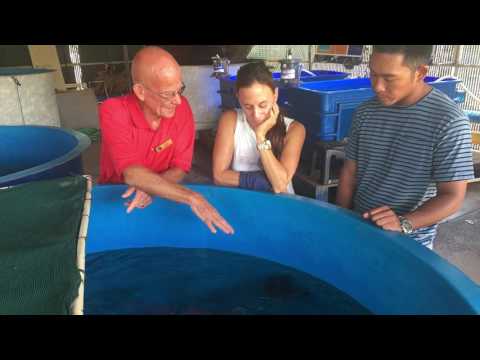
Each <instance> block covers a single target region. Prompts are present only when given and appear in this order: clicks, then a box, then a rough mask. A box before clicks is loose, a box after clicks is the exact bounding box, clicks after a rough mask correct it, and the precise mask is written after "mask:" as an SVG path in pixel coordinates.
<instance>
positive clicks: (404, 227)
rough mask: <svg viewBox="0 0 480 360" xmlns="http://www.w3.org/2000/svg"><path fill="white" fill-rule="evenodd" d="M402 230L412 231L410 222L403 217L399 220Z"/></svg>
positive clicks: (407, 232) (405, 231)
mask: <svg viewBox="0 0 480 360" xmlns="http://www.w3.org/2000/svg"><path fill="white" fill-rule="evenodd" d="M400 225H401V227H402V230H403V232H404V233H406V234H410V233H411V232H412V231H413V227H412V224H411V223H410V221H408V220H407V219H405V218H403V219H402V220H401V222H400Z"/></svg>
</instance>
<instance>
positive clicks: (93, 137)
mask: <svg viewBox="0 0 480 360" xmlns="http://www.w3.org/2000/svg"><path fill="white" fill-rule="evenodd" d="M77 131H79V132H81V133H83V134H85V135H87V136H88V137H89V138H90V141H91V142H92V144H96V143H98V142H99V141H100V137H101V133H100V130H99V129H96V128H80V129H77Z"/></svg>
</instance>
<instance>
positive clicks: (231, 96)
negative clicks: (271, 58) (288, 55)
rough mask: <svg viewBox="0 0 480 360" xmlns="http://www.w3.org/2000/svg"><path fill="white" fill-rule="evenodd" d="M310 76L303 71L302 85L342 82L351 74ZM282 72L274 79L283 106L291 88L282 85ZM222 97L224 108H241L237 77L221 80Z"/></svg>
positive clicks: (326, 73) (324, 72) (317, 72)
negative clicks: (332, 81) (238, 98)
mask: <svg viewBox="0 0 480 360" xmlns="http://www.w3.org/2000/svg"><path fill="white" fill-rule="evenodd" d="M311 73H313V74H314V75H312V74H309V73H308V72H306V71H302V74H301V76H300V84H303V83H309V82H314V81H327V80H340V79H345V78H346V77H347V76H348V75H349V74H348V73H345V72H339V71H327V70H314V71H311ZM280 76H281V73H280V72H274V73H272V77H273V79H274V80H275V83H276V85H277V86H278V87H279V92H278V102H279V104H281V105H282V104H283V103H285V102H286V101H288V98H289V90H290V87H284V86H282V85H281V84H280ZM219 80H220V90H219V93H220V96H221V98H222V108H235V107H240V105H239V104H238V101H237V98H236V96H235V83H236V81H237V77H236V76H229V77H225V78H220V79H219Z"/></svg>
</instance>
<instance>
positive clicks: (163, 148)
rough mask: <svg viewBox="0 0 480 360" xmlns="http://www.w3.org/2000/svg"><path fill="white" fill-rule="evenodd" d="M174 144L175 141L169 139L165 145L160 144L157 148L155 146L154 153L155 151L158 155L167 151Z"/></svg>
mask: <svg viewBox="0 0 480 360" xmlns="http://www.w3.org/2000/svg"><path fill="white" fill-rule="evenodd" d="M172 144H173V141H172V139H168V140H167V141H165V142H164V143H162V144H160V145H157V146H154V147H153V148H152V150H153V151H155V152H156V153H159V152H161V151H163V150H165V149H166V148H168V147H169V146H170V145H172Z"/></svg>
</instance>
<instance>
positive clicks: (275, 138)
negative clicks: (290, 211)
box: [213, 63, 305, 194]
mask: <svg viewBox="0 0 480 360" xmlns="http://www.w3.org/2000/svg"><path fill="white" fill-rule="evenodd" d="M236 88H237V97H238V100H239V103H240V106H241V109H235V110H228V111H225V112H224V113H223V114H222V116H221V118H220V120H219V125H218V129H217V136H216V139H215V146H214V150H213V177H214V181H215V183H216V184H217V185H224V186H236V187H241V188H245V189H251V190H259V191H271V192H274V193H290V194H293V193H294V190H293V186H292V178H293V175H294V174H295V171H296V169H297V166H298V162H299V160H300V154H301V151H302V146H303V142H304V140H305V128H304V126H303V125H302V124H301V123H299V122H297V121H294V120H293V119H290V118H287V117H285V116H283V114H281V112H280V110H279V108H278V105H277V98H278V89H277V88H276V86H275V84H274V82H273V80H272V74H271V72H270V71H269V70H268V68H267V67H266V66H265V64H263V63H249V64H247V65H244V66H242V67H241V68H240V69H239V71H238V74H237V82H236Z"/></svg>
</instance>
